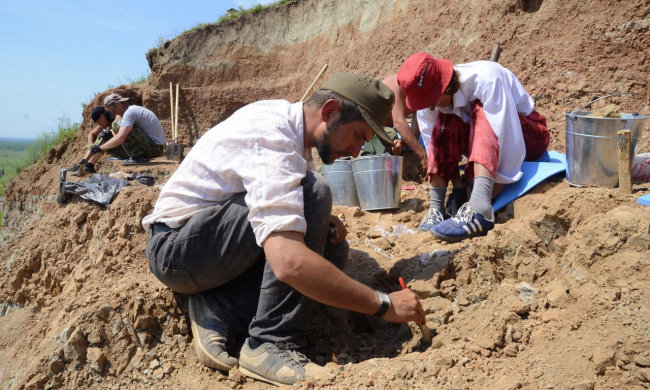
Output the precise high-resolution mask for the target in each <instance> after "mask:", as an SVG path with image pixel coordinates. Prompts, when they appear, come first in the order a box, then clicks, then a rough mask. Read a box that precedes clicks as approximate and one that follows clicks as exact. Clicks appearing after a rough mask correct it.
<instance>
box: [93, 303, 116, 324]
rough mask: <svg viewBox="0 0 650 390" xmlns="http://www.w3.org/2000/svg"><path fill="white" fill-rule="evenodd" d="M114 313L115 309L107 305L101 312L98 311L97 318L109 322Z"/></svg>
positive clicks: (100, 309)
mask: <svg viewBox="0 0 650 390" xmlns="http://www.w3.org/2000/svg"><path fill="white" fill-rule="evenodd" d="M112 311H113V308H112V307H111V305H108V304H106V305H104V306H102V307H100V308H99V310H97V312H96V314H97V317H99V318H101V319H103V320H108V318H109V317H110V315H111V312H112Z"/></svg>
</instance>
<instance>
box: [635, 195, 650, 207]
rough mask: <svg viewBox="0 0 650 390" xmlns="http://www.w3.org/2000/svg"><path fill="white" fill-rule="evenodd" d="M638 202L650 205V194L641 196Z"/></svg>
mask: <svg viewBox="0 0 650 390" xmlns="http://www.w3.org/2000/svg"><path fill="white" fill-rule="evenodd" d="M636 202H637V203H638V204H642V205H644V206H650V194H647V195H643V196H640V197H639V199H637V200H636Z"/></svg>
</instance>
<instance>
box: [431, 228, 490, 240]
mask: <svg viewBox="0 0 650 390" xmlns="http://www.w3.org/2000/svg"><path fill="white" fill-rule="evenodd" d="M430 232H431V234H432V235H433V236H434V237H435V238H437V239H439V240H442V241H447V242H460V241H463V240H465V239H468V238H474V237H482V236H485V235H487V232H485V233H483V234H475V235H473V236H465V237H450V236H445V235H444V234H440V233H438V232H436V231H435V230H433V229H431V230H430Z"/></svg>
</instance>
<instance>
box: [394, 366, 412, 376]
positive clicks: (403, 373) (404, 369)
mask: <svg viewBox="0 0 650 390" xmlns="http://www.w3.org/2000/svg"><path fill="white" fill-rule="evenodd" d="M397 376H398V377H400V378H402V379H410V378H412V377H413V370H412V369H410V368H408V367H402V368H400V369H399V371H398V372H397Z"/></svg>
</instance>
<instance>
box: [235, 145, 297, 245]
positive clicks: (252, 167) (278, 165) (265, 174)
mask: <svg viewBox="0 0 650 390" xmlns="http://www.w3.org/2000/svg"><path fill="white" fill-rule="evenodd" d="M277 141H278V140H274V139H273V138H270V137H263V138H258V139H256V140H255V142H254V143H253V144H252V145H251V146H252V153H251V154H250V157H251V161H250V163H249V164H246V166H243V167H242V169H241V171H240V174H241V176H242V181H243V185H244V187H245V188H246V192H247V194H246V197H245V200H246V205H247V206H248V209H249V210H250V212H249V214H248V220H249V221H250V223H251V226H252V228H253V233H254V234H255V239H256V241H257V244H258V245H260V246H261V245H262V244H263V243H264V241H265V240H266V238H267V237H268V236H269V234H271V233H273V232H278V231H294V232H300V233H302V234H304V233H305V232H306V231H307V223H306V221H305V218H304V198H303V188H302V185H301V181H302V179H303V178H304V177H305V174H306V170H307V161H306V160H305V159H304V158H303V156H302V155H301V154H300V153H298V152H297V151H296V150H297V149H298V150H299V148H297V147H296V145H292V144H291V143H287V142H286V141H285V142H277Z"/></svg>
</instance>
